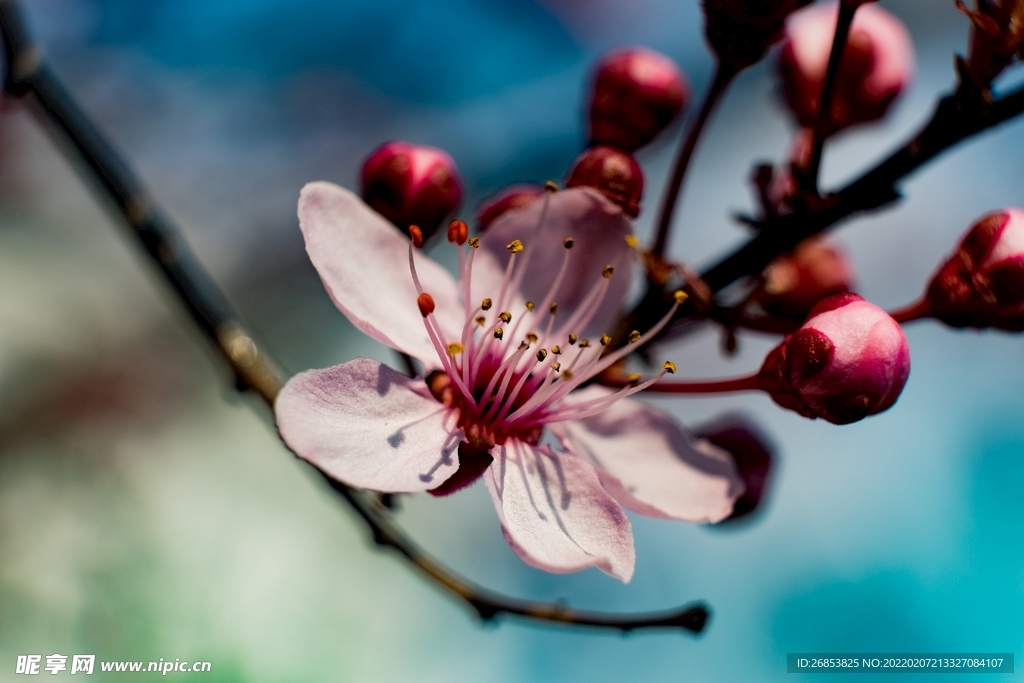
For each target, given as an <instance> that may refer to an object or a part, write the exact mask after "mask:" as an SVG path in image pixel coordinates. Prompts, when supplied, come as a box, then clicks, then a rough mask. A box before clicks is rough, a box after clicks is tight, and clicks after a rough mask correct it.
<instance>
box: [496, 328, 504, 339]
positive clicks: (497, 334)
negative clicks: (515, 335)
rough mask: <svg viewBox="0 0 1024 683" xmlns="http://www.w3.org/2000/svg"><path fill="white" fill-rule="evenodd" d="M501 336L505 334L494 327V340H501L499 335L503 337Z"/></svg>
mask: <svg viewBox="0 0 1024 683" xmlns="http://www.w3.org/2000/svg"><path fill="white" fill-rule="evenodd" d="M503 334H505V330H503V329H501V328H500V327H495V328H494V338H495V339H501V335H503Z"/></svg>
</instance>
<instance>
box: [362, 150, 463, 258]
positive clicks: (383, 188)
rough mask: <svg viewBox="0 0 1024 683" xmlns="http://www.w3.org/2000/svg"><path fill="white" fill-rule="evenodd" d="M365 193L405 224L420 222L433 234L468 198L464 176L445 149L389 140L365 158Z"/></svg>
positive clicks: (425, 231)
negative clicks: (465, 193) (463, 194)
mask: <svg viewBox="0 0 1024 683" xmlns="http://www.w3.org/2000/svg"><path fill="white" fill-rule="evenodd" d="M362 195H363V199H364V200H365V201H366V203H367V204H369V205H370V207H371V208H373V209H374V210H375V211H377V212H378V213H380V214H381V215H382V216H384V217H385V218H387V219H388V220H390V221H391V222H392V223H394V224H395V225H397V226H398V227H399V228H401V229H402V230H405V231H408V229H409V226H410V225H418V226H419V227H420V229H421V230H422V231H423V236H424V238H426V239H428V240H429V239H430V237H431V235H433V234H434V233H435V232H437V229H438V227H440V225H441V222H442V221H443V220H444V219H445V217H446V216H447V215H448V214H450V213H451V212H452V211H454V210H455V209H456V208H458V206H459V204H460V203H461V202H462V181H461V180H460V179H459V174H458V170H457V169H456V168H455V162H454V161H452V158H451V157H450V156H448V155H447V154H446V153H445V152H443V151H441V150H439V149H435V148H433V147H424V146H421V145H411V144H409V143H406V142H388V143H385V144H383V145H381V146H380V147H378V148H377V149H376V150H374V152H373V153H372V154H370V156H369V157H367V158H366V161H364V162H363V171H362Z"/></svg>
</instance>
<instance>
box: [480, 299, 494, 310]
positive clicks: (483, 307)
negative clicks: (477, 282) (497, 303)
mask: <svg viewBox="0 0 1024 683" xmlns="http://www.w3.org/2000/svg"><path fill="white" fill-rule="evenodd" d="M493 304H494V302H493V301H491V300H490V299H484V300H483V301H481V302H480V309H481V310H484V311H489V310H491V306H492V305H493Z"/></svg>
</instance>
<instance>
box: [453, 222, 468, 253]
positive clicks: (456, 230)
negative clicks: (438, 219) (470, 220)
mask: <svg viewBox="0 0 1024 683" xmlns="http://www.w3.org/2000/svg"><path fill="white" fill-rule="evenodd" d="M467 237H469V226H468V225H466V222H465V221H452V222H451V223H449V224H448V241H449V242H452V243H453V244H458V245H459V246H460V247H461V246H462V245H463V244H465V243H466V238H467Z"/></svg>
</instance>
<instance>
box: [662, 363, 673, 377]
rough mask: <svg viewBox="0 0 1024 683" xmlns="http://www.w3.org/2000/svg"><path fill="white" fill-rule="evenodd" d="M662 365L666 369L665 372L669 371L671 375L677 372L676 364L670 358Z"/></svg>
mask: <svg viewBox="0 0 1024 683" xmlns="http://www.w3.org/2000/svg"><path fill="white" fill-rule="evenodd" d="M661 367H663V368H664V369H665V372H667V373H668V374H670V375H674V374H676V364H675V363H673V362H672V361H670V360H667V361H665V364H664V365H662V366H661Z"/></svg>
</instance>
